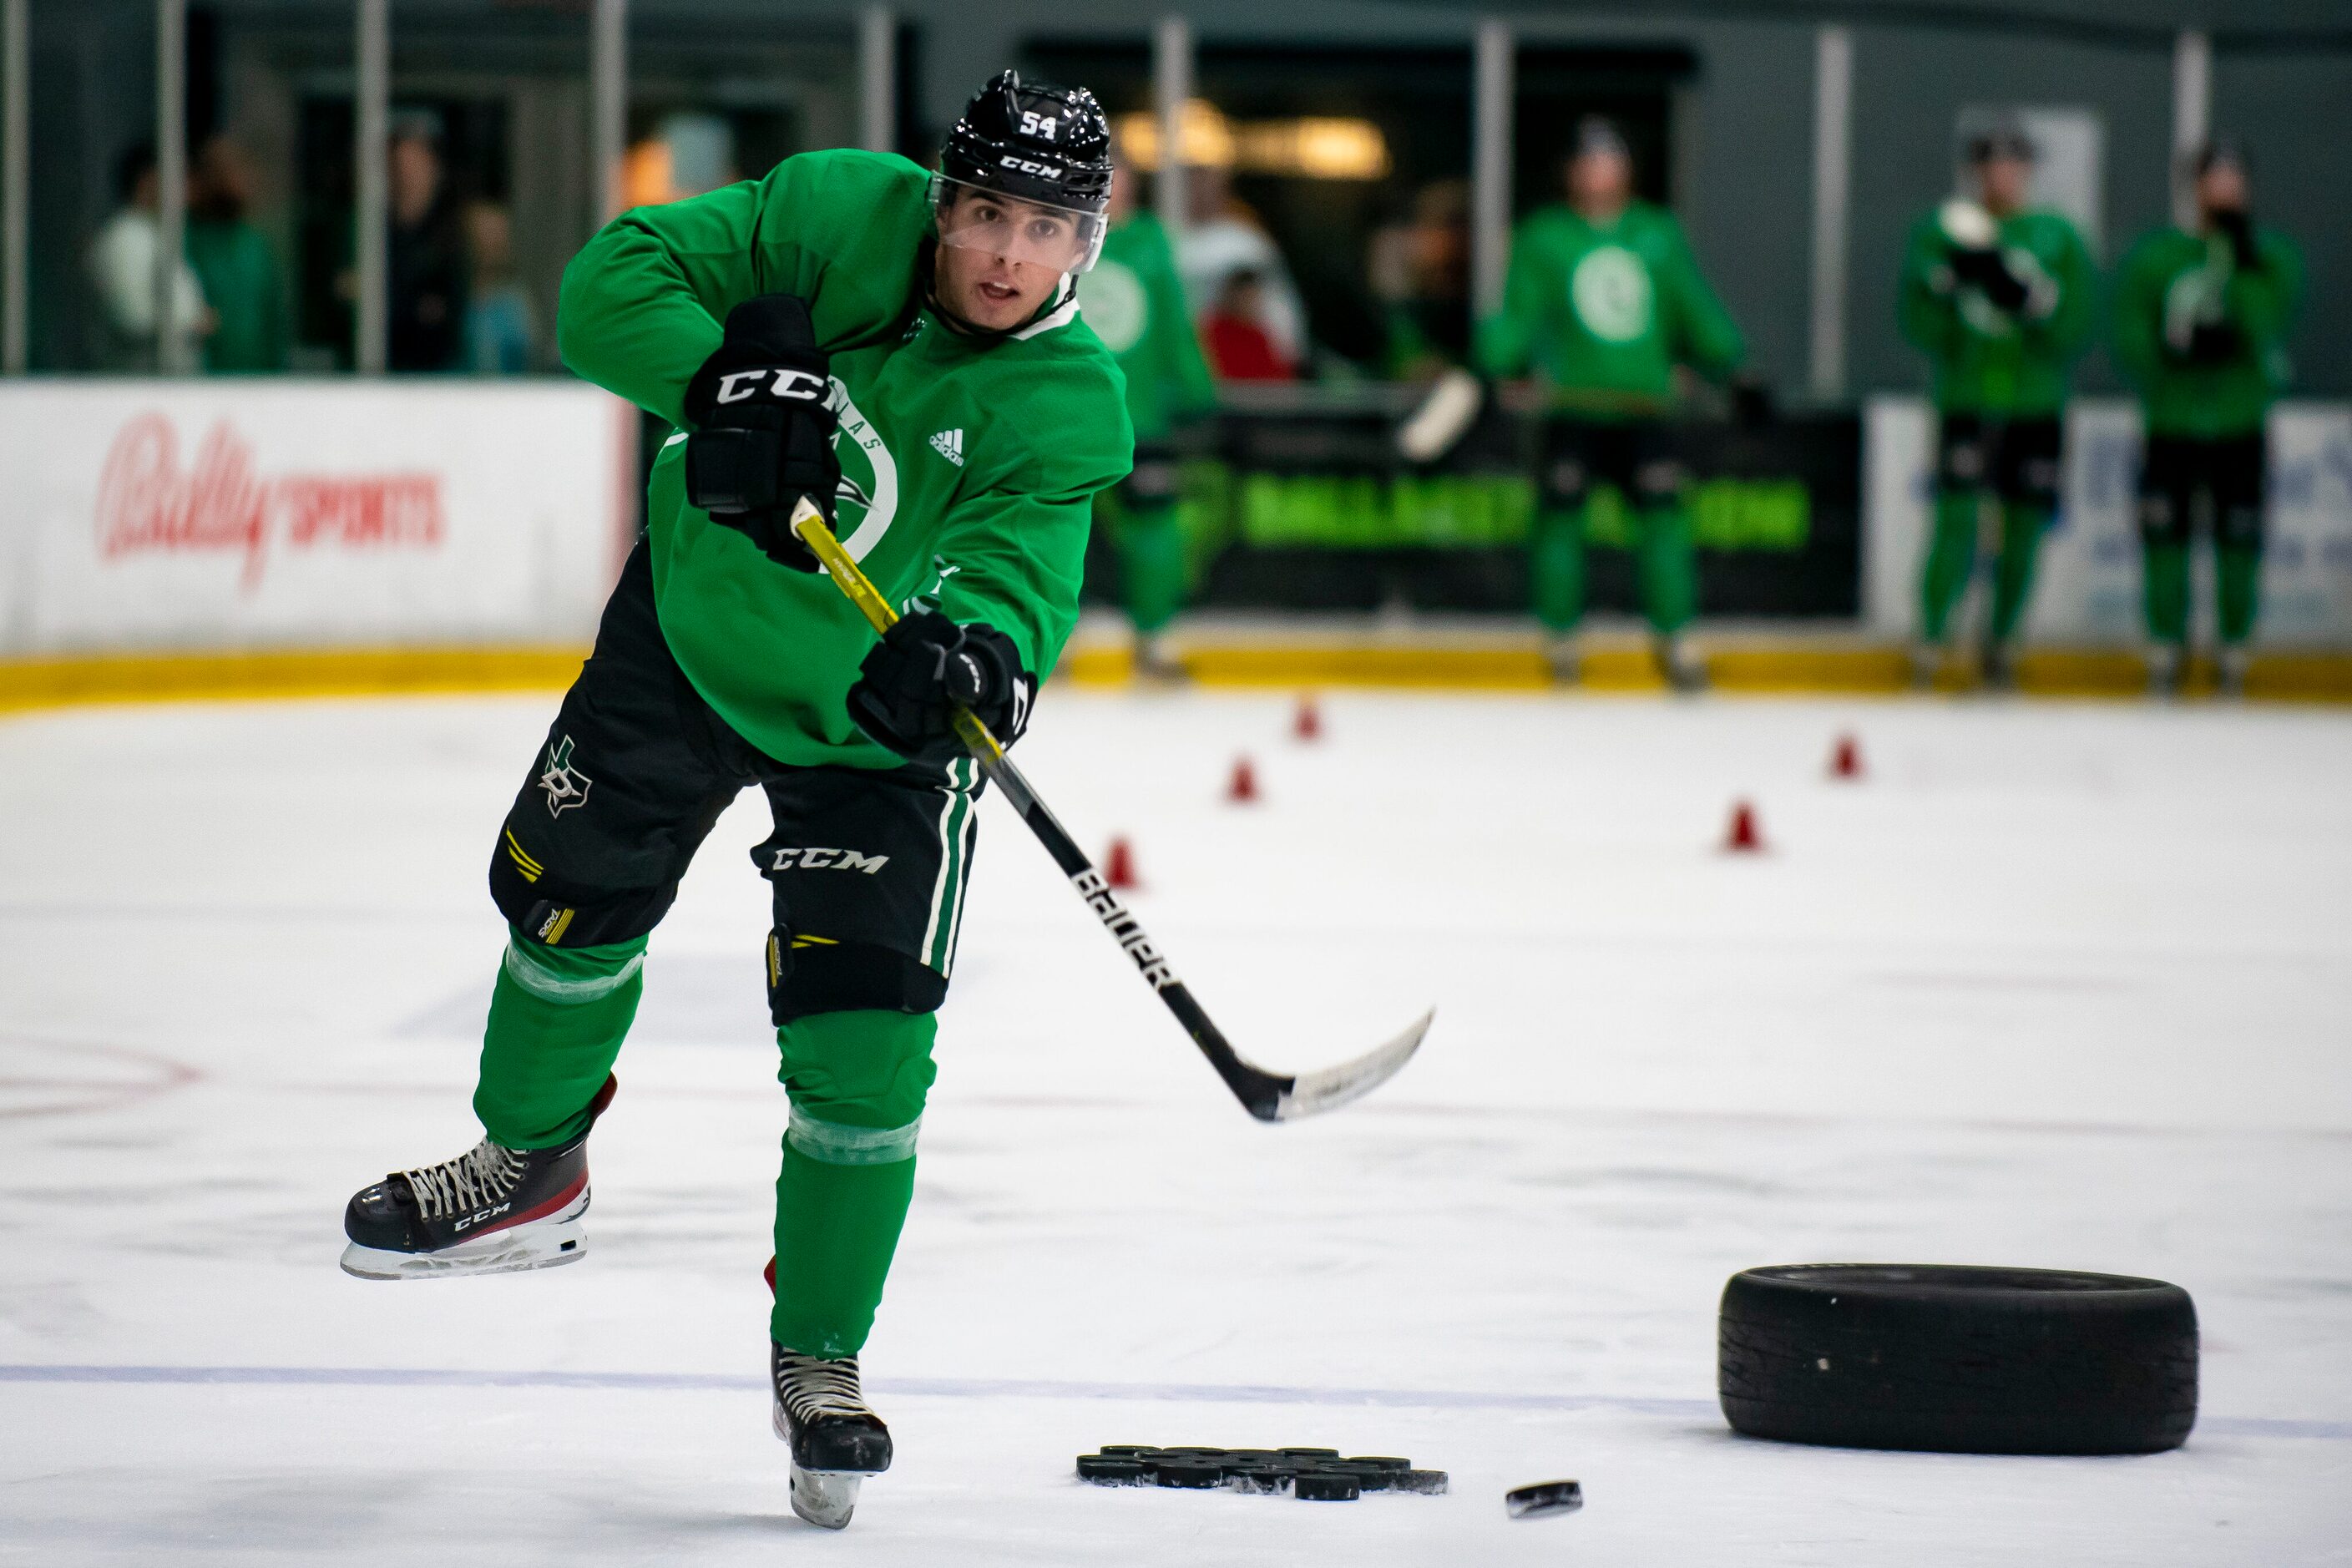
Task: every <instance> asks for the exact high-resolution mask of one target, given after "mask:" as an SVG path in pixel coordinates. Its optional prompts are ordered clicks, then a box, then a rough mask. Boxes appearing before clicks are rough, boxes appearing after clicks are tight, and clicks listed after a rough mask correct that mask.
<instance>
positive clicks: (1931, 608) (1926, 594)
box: [1919, 490, 1977, 643]
mask: <svg viewBox="0 0 2352 1568" xmlns="http://www.w3.org/2000/svg"><path fill="white" fill-rule="evenodd" d="M1976 564H1977V497H1976V492H1975V491H1974V490H1965V491H1952V492H1948V493H1944V494H1939V495H1937V497H1936V531H1935V534H1934V536H1933V538H1931V539H1930V540H1929V541H1928V544H1927V567H1926V569H1925V570H1923V571H1922V572H1921V573H1920V574H1919V635H1920V637H1922V638H1924V639H1925V640H1926V641H1928V642H1931V643H1939V642H1942V641H1943V640H1944V628H1945V626H1946V624H1947V623H1948V622H1949V621H1950V620H1951V618H1952V606H1953V605H1957V604H1958V603H1959V602H1960V592H1961V590H1962V589H1964V588H1966V587H1967V586H1968V585H1969V574H1970V573H1971V572H1973V571H1975V570H1976Z"/></svg>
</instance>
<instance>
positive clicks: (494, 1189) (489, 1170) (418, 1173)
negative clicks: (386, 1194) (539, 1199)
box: [401, 1138, 524, 1219]
mask: <svg viewBox="0 0 2352 1568" xmlns="http://www.w3.org/2000/svg"><path fill="white" fill-rule="evenodd" d="M523 1164H524V1160H523V1156H522V1154H521V1153H520V1152H519V1151H517V1150H513V1149H509V1148H508V1147H506V1145H504V1144H502V1143H493V1142H490V1141H489V1140H488V1139H487V1138H485V1139H483V1140H482V1141H481V1142H479V1143H477V1144H475V1145H474V1146H473V1147H472V1148H471V1149H468V1150H467V1151H466V1152H464V1153H462V1154H460V1155H458V1156H457V1158H456V1159H454V1160H444V1161H442V1162H441V1163H439V1164H437V1165H426V1166H425V1167H423V1168H422V1169H420V1170H415V1171H404V1172H402V1173H401V1175H402V1176H403V1177H404V1179H405V1180H406V1181H407V1183H408V1190H409V1191H411V1192H413V1193H415V1194H416V1206H417V1209H418V1211H419V1212H421V1213H422V1214H423V1215H425V1218H427V1219H441V1218H444V1217H446V1216H447V1215H453V1214H458V1213H461V1212H463V1211H465V1210H467V1209H477V1208H483V1207H486V1206H488V1205H490V1204H494V1203H496V1202H498V1201H499V1199H500V1198H503V1197H505V1196H507V1195H508V1194H510V1193H512V1192H513V1191H514V1190H515V1187H516V1185H517V1184H519V1183H520V1181H521V1180H522V1173H523Z"/></svg>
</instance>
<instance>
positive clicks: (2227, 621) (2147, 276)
mask: <svg viewBox="0 0 2352 1568" xmlns="http://www.w3.org/2000/svg"><path fill="white" fill-rule="evenodd" d="M2195 174H2196V182H2197V184H2196V193H2197V226H2196V227H2195V228H2193V229H2184V228H2166V229H2160V230H2158V232H2156V233H2154V234H2151V235H2149V236H2148V237H2147V238H2145V239H2143V240H2141V241H2140V242H2139V243H2138V244H2137V245H2136V246H2134V247H2132V251H2131V254H2130V255H2129V256H2127V257H2126V258H2125V259H2124V266H2123V273H2122V276H2121V278H2120V279H2118V280H2117V283H2116V325H2115V332H2116V359H2117V360H2118V361H2120V362H2121V363H2122V364H2123V367H2124V371H2125V373H2126V374H2128V375H2129V376H2130V377H2131V378H2132V380H2133V381H2134V382H2135V383H2136V384H2137V385H2138V387H2139V393H2140V405H2141V408H2142V410H2143V411H2144V413H2145V414H2146V416H2147V447H2146V451H2145V453H2144V455H2143V457H2142V458H2141V461H2140V484H2139V495H2140V501H2139V523H2140V542H2141V545H2142V548H2143V550H2144V552H2145V557H2146V568H2145V570H2146V574H2147V576H2146V586H2145V593H2146V605H2147V635H2148V640H2149V642H2150V644H2151V645H2152V647H2151V650H2150V653H2149V658H2148V684H2149V686H2150V688H2151V689H2155V690H2158V691H2164V692H2168V691H2171V690H2172V689H2175V688H2176V687H2177V686H2178V684H2179V679H2180V677H2181V674H2182V672H2183V670H2184V669H2185V668H2186V665H2187V661H2186V659H2185V658H2183V650H2184V648H2185V647H2186V646H2187V643H2188V641H2189V537H2190V533H2191V531H2192V529H2193V528H2194V526H2195V524H2196V521H2197V519H2198V517H2199V516H2200V506H2199V502H2200V500H2202V501H2203V503H2204V507H2205V508H2206V509H2210V522H2209V523H2208V526H2209V527H2210V530H2211V532H2212V535H2213V554H2214V562H2215V567H2216V570H2215V572H2214V579H2215V584H2216V589H2217V592H2216V594H2215V598H2216V600H2217V604H2216V609H2217V610H2218V612H2219V614H2218V616H2217V619H2218V620H2219V621H2220V623H2221V625H2220V630H2221V648H2220V654H2219V658H2218V659H2217V661H2216V662H2217V663H2218V665H2219V667H2220V671H2221V689H2222V690H2223V691H2224V692H2225V693H2229V694H2231V695H2235V694H2237V693H2239V692H2242V691H2243V690H2244V689H2245V680H2246V642H2247V639H2248V638H2250V637H2252V635H2253V630H2254V612H2255V608H2256V602H2257V591H2258V589H2259V587H2260V585H2261V577H2262V566H2263V498H2264V494H2265V492H2266V490H2267V489H2268V478H2269V468H2270V457H2269V451H2268V447H2267V444H2266V441H2265V439H2264V435H2263V421H2264V417H2265V416H2267V415H2268V413H2269V412H2270V405H2271V401H2272V399H2273V398H2274V397H2276V396H2277V395H2278V393H2279V390H2280V388H2281V387H2283V386H2284V384H2285V383H2286V368H2287V367H2286V353H2285V348H2284V342H2285V337H2286V330H2287V326H2288V323H2289V322H2290V321H2292V320H2293V319H2294V310H2295V305H2296V301H2297V299H2298V297H2299V296H2300V295H2301V293H2302V291H2303V258H2302V256H2301V254H2300V253H2299V252H2297V250H2296V249H2295V247H2294V244H2293V242H2292V241H2290V240H2288V239H2287V237H2285V236H2284V235H2282V234H2280V233H2279V232H2278V231H2277V230H2276V229H2273V228H2271V227H2270V226H2267V225H2258V224H2256V223H2255V222H2254V221H2253V217H2252V199H2251V198H2252V192H2251V190H2250V188H2249V187H2250V182H2249V175H2248V171H2247V167H2246V159H2245V155H2244V153H2242V152H2241V151H2240V150H2239V149H2238V148H2237V147H2236V146H2234V145H2233V144H2231V143H2228V142H2218V143H2216V144H2215V145H2213V146H2211V147H2209V148H2207V149H2206V150H2205V151H2204V152H2203V153H2200V155H2199V157H2198V160H2197V163H2196V169H2195Z"/></svg>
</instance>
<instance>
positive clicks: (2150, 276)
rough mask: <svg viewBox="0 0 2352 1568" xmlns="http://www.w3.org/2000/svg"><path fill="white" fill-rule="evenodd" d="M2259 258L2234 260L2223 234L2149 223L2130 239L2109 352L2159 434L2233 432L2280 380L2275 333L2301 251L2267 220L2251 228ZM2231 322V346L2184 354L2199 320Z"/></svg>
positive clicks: (2281, 335)
mask: <svg viewBox="0 0 2352 1568" xmlns="http://www.w3.org/2000/svg"><path fill="white" fill-rule="evenodd" d="M2254 254H2255V256H2256V257H2257V258H2259V259H2260V261H2261V263H2262V265H2261V266H2259V267H2241V266H2239V265H2238V264H2237V259H2236V255H2235V253H2234V252H2233V251H2232V249H2231V245H2230V241H2229V239H2228V237H2226V236H2224V235H2220V234H2215V235H2212V236H2210V237H2209V236H2206V235H2200V234H2190V233H2188V232H2187V231H2186V230H2183V229H2178V228H2167V229H2159V230H2158V231H2157V232H2156V233H2154V234H2151V235H2149V236H2148V237H2147V238H2145V239H2143V240H2141V241H2140V242H2139V243H2138V244H2137V245H2136V246H2134V247H2132V250H2131V254H2130V255H2129V256H2127V257H2126V258H2124V267H2123V273H2122V275H2121V277H2119V278H2118V279H2116V359H2117V360H2118V361H2119V362H2121V363H2122V365H2123V368H2124V373H2125V374H2126V375H2128V376H2130V377H2131V379H2132V381H2133V383H2134V384H2136V385H2137V386H2138V388H2139V392H2140V397H2141V400H2142V402H2143V403H2144V404H2145V405H2146V407H2147V427H2148V429H2149V430H2150V431H2151V432H2153V433H2154V434H2157V435H2159V436H2194V437H2223V436H2242V435H2248V434H2251V433H2252V432H2253V431H2256V430H2259V429H2261V428H2262V427H2263V415H2264V413H2266V412H2267V411H2268V410H2269V408H2270V405H2271V400H2272V399H2273V398H2274V397H2276V396H2277V395H2278V394H2279V392H2280V390H2281V389H2282V388H2283V387H2284V386H2285V384H2286V380H2287V363H2286V349H2285V339H2286V330H2287V326H2288V324H2289V323H2290V322H2291V321H2293V320H2294V309H2295V305H2296V302H2297V300H2298V299H2299V298H2300V296H2301V295H2302V293H2303V257H2302V254H2301V253H2300V252H2299V251H2297V250H2296V248H2295V247H2294V243H2293V242H2292V241H2290V240H2289V239H2287V237H2285V236H2284V235H2282V234H2280V233H2278V232H2277V231H2276V230H2274V229H2269V228H2260V227H2258V228H2256V229H2255V230H2254ZM2221 322H2227V323H2229V324H2230V325H2231V326H2234V327H2236V328H2237V329H2238V333H2239V338H2240V342H2239V344H2238V349H2237V352H2236V353H2234V354H2232V355H2231V356H2230V357H2229V358H2228V359H2225V360H2221V361H2217V362H2214V363H2197V362H2193V361H2191V360H2190V359H2189V335H2190V334H2191V333H2192V332H2193V331H2195V330H2196V329H2197V327H2198V326H2199V325H2200V324H2204V325H2216V324H2220V323H2221Z"/></svg>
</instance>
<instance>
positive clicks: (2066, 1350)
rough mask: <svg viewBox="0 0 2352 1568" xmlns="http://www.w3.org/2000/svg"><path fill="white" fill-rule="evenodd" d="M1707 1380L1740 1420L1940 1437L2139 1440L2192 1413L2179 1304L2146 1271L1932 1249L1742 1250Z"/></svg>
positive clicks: (1929, 1439) (1849, 1441)
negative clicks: (1871, 1257) (1785, 1259)
mask: <svg viewBox="0 0 2352 1568" xmlns="http://www.w3.org/2000/svg"><path fill="white" fill-rule="evenodd" d="M1716 1389H1717V1394H1718V1396H1719V1397H1720V1398H1721V1400H1722V1402H1723V1414H1724V1417H1725V1419H1727V1420H1728V1421H1729V1422H1730V1423H1731V1425H1732V1426H1733V1428H1734V1429H1735V1430H1737V1431H1739V1432H1744V1433H1746V1434H1748V1436H1753V1437H1771V1438H1777V1439H1779V1440H1780V1441H1782V1442H1788V1443H1818V1444H1825V1445H1828V1446H1830V1447H1846V1448H1912V1449H1926V1450H1930V1451H1934V1452H1937V1453H1950V1454H2152V1453H2157V1452H2160V1451H2161V1450H2164V1449H2167V1448H2177V1447H2179V1446H2180V1445H2181V1444H2182V1443H2183V1442H2185V1441H2187V1440H2188V1437H2189V1428H2190V1427H2192V1426H2195V1425H2196V1424H2197V1309H2196V1306H2195V1304H2194V1303H2193V1302H2191V1301H2190V1300H2189V1292H2188V1291H2186V1290H2183V1289H2180V1287H2179V1286H2178V1285H2168V1284H2165V1283H2164V1282H2163V1281H2162V1280H2158V1279H2131V1278H2129V1277H2127V1276H2124V1275H2117V1274H2074V1273H2064V1272H2060V1271H2056V1270H2052V1269H2042V1268H1958V1267H1952V1266H1948V1265H1940V1264H1907V1265H1897V1264H1797V1265H1789V1266H1783V1267H1779V1268H1749V1269H1744V1270H1742V1271H1741V1272H1739V1273H1738V1274H1735V1275H1733V1276H1732V1277H1731V1281H1730V1283H1729V1284H1727V1285H1726V1286H1725V1287H1724V1289H1723V1305H1722V1310H1721V1314H1720V1317H1719V1319H1718V1321H1717V1341H1716Z"/></svg>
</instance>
